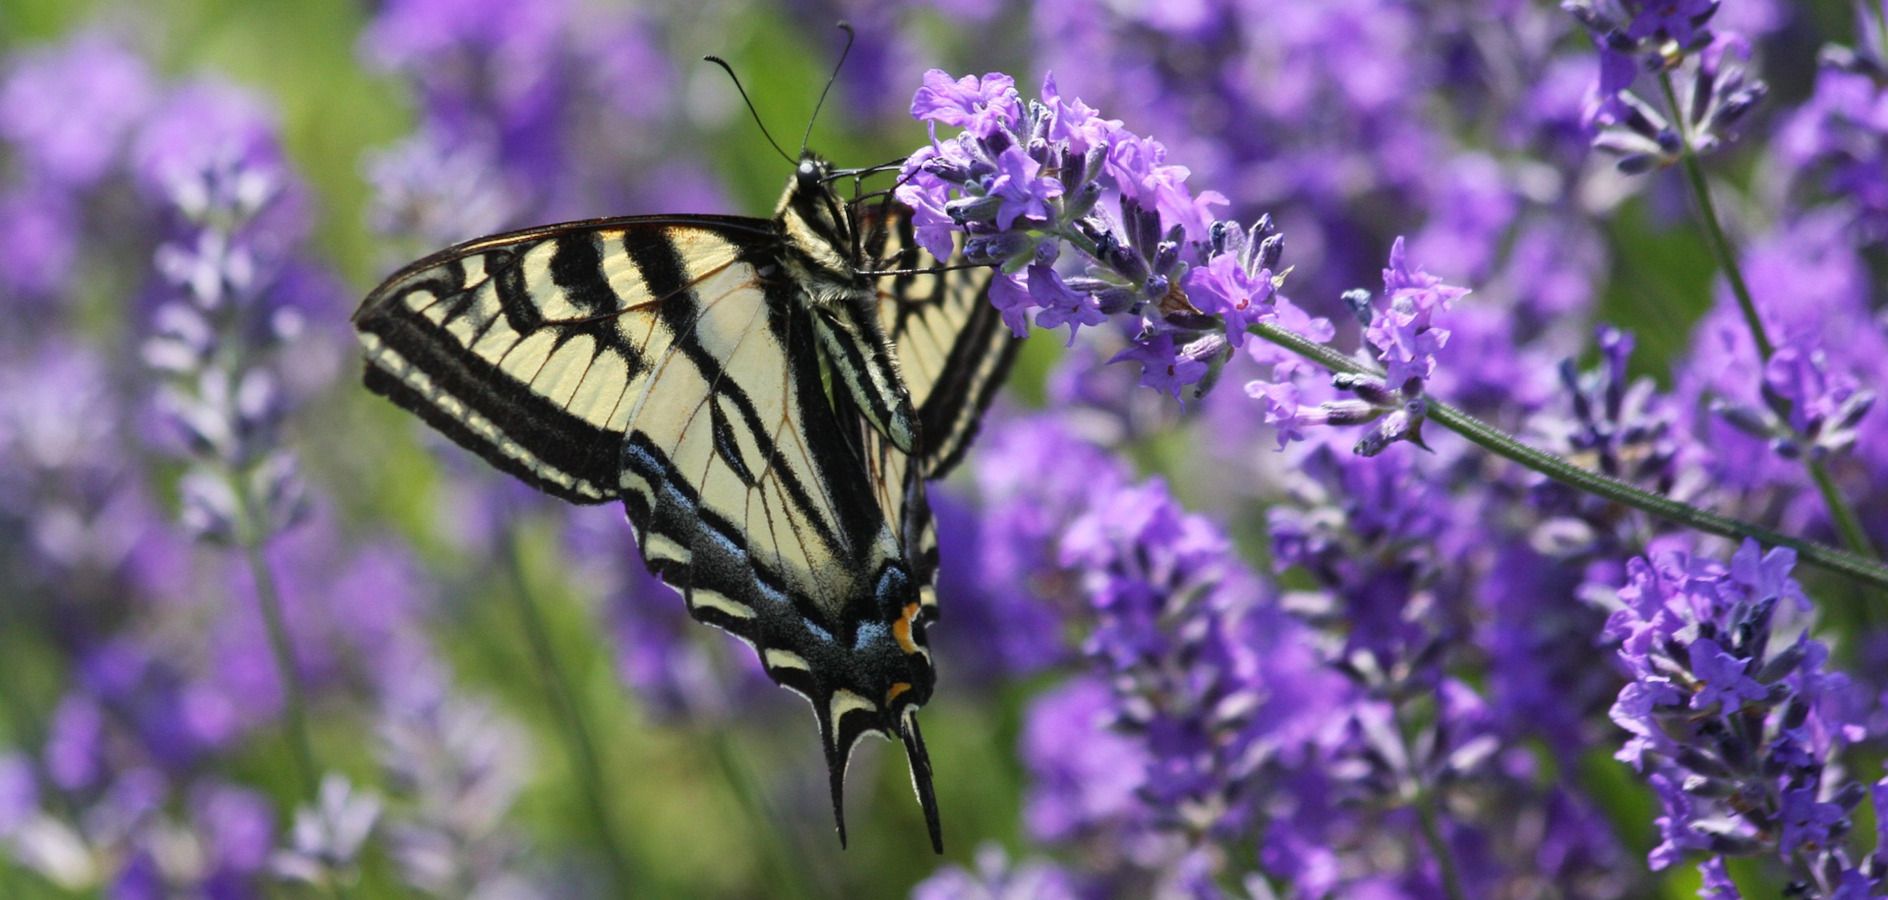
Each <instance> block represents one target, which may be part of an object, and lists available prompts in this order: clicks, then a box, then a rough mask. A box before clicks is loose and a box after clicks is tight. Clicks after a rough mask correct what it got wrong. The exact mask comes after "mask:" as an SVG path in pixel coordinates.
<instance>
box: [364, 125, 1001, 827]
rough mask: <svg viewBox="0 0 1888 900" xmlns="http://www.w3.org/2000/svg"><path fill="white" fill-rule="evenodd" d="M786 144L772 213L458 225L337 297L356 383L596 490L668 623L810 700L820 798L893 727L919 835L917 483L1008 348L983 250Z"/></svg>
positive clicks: (923, 601) (962, 439)
mask: <svg viewBox="0 0 1888 900" xmlns="http://www.w3.org/2000/svg"><path fill="white" fill-rule="evenodd" d="M848 174H851V173H846V172H836V171H835V170H834V169H833V168H832V167H831V166H830V165H828V164H827V163H826V162H824V161H823V160H821V159H819V158H817V157H815V156H813V155H811V154H805V153H803V154H801V156H800V159H799V162H798V165H797V168H796V170H795V173H794V177H793V180H792V182H791V183H790V184H789V185H788V187H787V190H786V193H785V195H784V196H783V197H782V198H781V201H780V204H779V206H778V208H777V209H776V211H775V213H774V217H773V218H772V219H755V218H741V217H732V216H636V217H628V218H612V219H597V220H592V221H584V222H572V223H567V224H562V225H550V226H545V227H541V228H532V229H527V230H524V231H518V232H513V233H510V234H501V235H496V236H493V237H486V238H480V239H478V240H474V241H470V242H467V243H464V244H460V245H459V246H456V247H453V248H451V249H448V250H445V251H442V252H440V253H438V254H435V255H433V256H430V257H428V258H426V259H422V260H420V261H419V262H416V263H413V264H412V265H410V266H408V267H406V268H405V269H403V270H401V271H400V272H398V273H396V274H395V275H393V276H392V277H391V278H388V279H387V280H386V282H385V283H383V284H381V285H380V286H379V287H377V288H375V289H374V291H373V293H371V294H369V295H368V297H367V299H366V301H365V302H364V303H362V304H361V308H360V310H359V311H358V312H357V313H355V315H354V326H355V328H356V329H357V330H358V331H359V333H360V339H361V343H362V345H363V347H364V348H365V351H366V357H367V367H366V382H367V387H368V388H370V389H372V390H373V391H374V392H376V393H379V394H382V395H385V396H386V397H388V398H390V399H391V400H393V401H394V402H395V403H397V404H399V405H401V406H403V407H405V408H406V409H408V410H410V411H412V412H414V413H415V414H417V415H419V416H420V417H421V418H422V419H424V420H426V421H427V422H428V423H429V424H431V425H432V426H433V427H435V428H437V429H439V430H440V431H442V432H444V433H445V434H446V435H448V436H449V437H451V438H452V439H453V440H455V441H457V442H458V443H459V444H461V445H463V446H465V447H467V448H469V449H471V450H472V451H474V452H476V453H478V454H479V455H480V456H483V457H484V458H485V459H486V460H488V461H490V462H491V463H492V464H493V465H495V466H497V467H499V468H501V469H504V470H505V471H507V472H510V473H512V474H513V475H516V476H518V477H519V478H522V479H524V480H525V481H527V482H530V483H531V484H532V485H535V486H536V487H538V488H541V489H543V490H545V491H547V492H549V493H551V494H555V495H556V496H558V497H562V498H564V499H566V500H570V501H573V502H577V503H605V502H611V501H621V502H622V503H623V505H624V507H625V508H626V509H627V510H628V515H629V521H630V523H631V525H632V526H633V527H634V530H635V533H636V537H637V542H638V544H639V549H640V550H641V553H642V557H643V560H644V561H645V562H646V563H647V564H648V566H649V568H650V570H651V571H653V572H654V573H655V574H656V575H657V576H659V577H660V578H661V579H662V580H663V581H664V582H666V583H668V584H669V585H670V586H671V587H673V588H675V589H676V590H678V591H680V592H681V594H682V596H683V598H684V599H685V602H686V603H687V604H688V609H689V612H690V613H691V614H692V615H693V616H694V618H695V619H697V620H699V621H701V622H705V623H707V624H710V625H714V626H716V627H718V628H722V629H725V630H727V631H728V632H730V633H732V634H734V635H735V636H736V637H738V638H740V639H742V640H743V641H746V642H747V643H748V644H750V645H752V646H753V647H754V649H755V651H756V652H757V653H759V655H760V659H761V662H762V663H763V664H764V666H765V668H766V671H767V673H768V675H769V676H771V677H772V678H773V680H774V681H776V682H778V683H779V684H781V685H782V686H784V687H787V688H790V689H792V690H794V691H797V692H799V693H800V694H802V695H804V696H805V697H806V698H807V700H808V701H810V702H811V703H812V706H813V713H814V716H815V718H817V720H818V723H819V733H820V739H821V741H822V742H823V744H824V746H825V754H826V762H827V767H828V771H829V776H830V784H831V791H832V801H833V814H834V817H835V819H836V821H837V825H838V829H839V837H840V840H841V842H842V843H843V842H844V840H845V819H844V813H843V804H842V800H841V790H842V787H843V785H844V778H845V768H846V763H847V761H848V759H849V758H850V755H851V752H852V749H853V747H854V746H855V745H856V743H857V742H858V741H859V739H860V738H862V737H863V736H864V735H867V734H878V735H880V736H885V737H889V736H891V735H893V734H896V735H897V736H898V737H899V738H900V739H901V740H902V741H903V743H904V746H905V749H906V752H907V755H908V756H909V758H910V764H911V773H912V781H913V783H914V784H915V786H916V789H917V793H918V798H919V802H920V803H921V804H922V806H923V809H924V814H925V820H926V823H927V825H928V826H929V828H930V833H931V842H932V845H933V847H935V848H937V849H938V850H939V852H942V838H941V836H940V834H939V829H938V819H937V805H936V800H935V797H934V796H933V793H932V787H931V768H930V762H929V760H928V758H927V757H926V754H925V749H924V741H923V738H922V737H920V735H919V732H918V721H917V716H916V713H917V711H918V709H919V707H921V706H923V705H924V703H925V701H927V700H929V699H930V697H931V690H932V685H933V683H934V673H933V669H932V665H931V654H930V651H929V650H928V649H927V648H926V642H925V630H926V628H927V627H928V626H929V625H930V624H931V623H932V622H934V621H935V620H936V617H937V603H936V598H935V594H934V590H933V581H934V576H935V574H936V568H937V537H936V533H935V531H934V529H933V526H932V521H931V514H930V510H929V507H928V506H927V505H926V501H925V482H926V480H928V479H935V478H938V477H940V476H942V475H944V474H945V473H946V472H947V471H948V470H949V469H950V468H951V467H952V466H953V465H954V464H955V463H956V461H957V460H958V459H959V457H960V456H961V455H962V454H963V452H964V449H965V448H966V446H967V445H968V444H969V443H970V440H971V438H972V437H973V436H974V434H975V431H976V428H977V421H978V419H979V417H980V415H981V413H982V412H983V409H984V407H985V406H986V405H987V404H988V402H989V400H990V398H991V395H992V394H993V393H994V392H995V390H996V388H997V386H998V384H999V383H1000V382H1001V381H1002V379H1003V376H1004V373H1005V370H1006V369H1007V368H1008V366H1009V363H1010V360H1011V358H1012V356H1013V355H1014V352H1015V346H1016V344H1015V341H1014V340H1012V338H1011V336H1010V334H1009V332H1008V329H1007V328H1006V327H1005V326H1004V325H1003V323H1002V321H1001V318H1000V316H999V314H998V312H997V310H996V309H995V308H994V307H992V306H991V305H990V304H989V303H988V302H987V300H986V299H985V297H984V294H985V291H986V290H987V288H988V285H989V282H990V278H991V270H989V269H987V268H952V267H948V266H944V265H940V263H939V261H938V260H936V259H935V258H933V257H931V256H930V254H928V253H926V252H925V251H923V250H922V249H920V248H919V247H918V246H917V245H916V243H915V241H914V240H913V235H912V228H911V223H910V219H909V216H908V214H907V213H906V212H905V211H904V210H902V208H899V207H895V206H885V205H874V206H867V207H864V208H863V209H861V208H859V207H856V206H854V205H852V204H848V203H846V202H845V201H843V200H842V199H841V198H840V197H839V195H838V194H837V192H836V191H835V190H834V189H833V187H832V184H833V181H834V180H835V179H836V178H840V177H845V176H846V175H848Z"/></svg>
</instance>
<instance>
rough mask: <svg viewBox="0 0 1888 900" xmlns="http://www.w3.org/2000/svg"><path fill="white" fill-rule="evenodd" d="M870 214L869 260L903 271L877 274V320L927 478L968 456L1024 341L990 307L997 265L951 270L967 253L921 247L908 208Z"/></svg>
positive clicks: (873, 210)
mask: <svg viewBox="0 0 1888 900" xmlns="http://www.w3.org/2000/svg"><path fill="white" fill-rule="evenodd" d="M867 218H868V222H867V232H866V233H867V234H869V235H871V239H870V243H869V244H868V246H867V247H866V255H867V257H868V259H871V260H873V261H874V263H873V264H874V267H875V268H876V269H880V270H890V271H900V272H903V273H905V274H898V275H890V276H885V277H883V278H881V279H879V318H880V322H881V323H882V325H883V327H884V329H885V333H886V335H887V336H888V337H889V338H890V339H891V341H892V344H893V346H894V348H895V350H896V353H897V357H898V361H899V367H900V372H901V374H902V375H903V376H904V381H905V387H906V389H907V390H908V391H909V392H910V395H911V402H912V405H913V406H915V407H916V408H917V412H918V420H919V423H920V426H921V429H922V435H923V444H922V447H921V448H920V451H919V456H920V457H921V458H922V460H923V467H924V477H925V478H926V479H928V480H935V479H938V478H942V477H944V476H945V475H947V474H949V473H950V470H951V469H952V468H953V467H955V466H956V465H957V463H958V462H959V461H961V460H962V459H963V455H964V452H965V451H966V450H968V449H969V447H970V443H971V441H972V440H973V439H974V438H975V437H976V435H977V427H978V424H979V422H980V421H981V420H982V418H983V413H984V410H985V409H988V408H989V405H990V401H991V399H992V398H994V397H995V396H996V390H997V388H999V387H1001V386H1002V384H1003V380H1004V379H1005V378H1006V377H1007V376H1008V374H1009V368H1010V364H1011V363H1012V362H1014V360H1015V358H1016V352H1017V349H1018V348H1019V347H1021V344H1020V343H1019V342H1018V341H1017V340H1016V339H1015V337H1014V336H1013V335H1012V334H1011V332H1010V330H1009V327H1008V326H1007V325H1005V324H1004V322H1003V316H1002V314H1001V313H1000V312H999V311H998V310H997V308H996V307H995V306H993V305H991V304H990V301H989V291H990V282H991V280H992V279H993V278H994V276H995V270H994V269H992V268H990V267H988V266H976V267H973V268H949V267H947V265H946V264H948V265H951V266H961V265H962V264H963V256H962V254H961V253H959V254H955V255H953V256H952V258H951V259H949V260H943V261H940V260H938V259H937V258H936V257H935V256H933V255H932V254H931V253H930V252H929V251H927V250H925V249H924V248H923V247H920V246H918V243H917V240H916V238H915V236H914V233H913V229H912V223H911V215H910V211H909V210H908V209H907V208H906V207H904V206H902V205H897V204H893V205H891V206H888V207H876V206H875V207H868V209H867Z"/></svg>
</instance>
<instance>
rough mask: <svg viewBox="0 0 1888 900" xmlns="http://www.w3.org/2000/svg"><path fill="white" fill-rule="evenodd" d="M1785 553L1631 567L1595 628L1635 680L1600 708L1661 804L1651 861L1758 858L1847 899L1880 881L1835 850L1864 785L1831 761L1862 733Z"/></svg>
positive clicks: (1751, 547)
mask: <svg viewBox="0 0 1888 900" xmlns="http://www.w3.org/2000/svg"><path fill="white" fill-rule="evenodd" d="M1795 561H1796V557H1795V554H1794V553H1792V552H1791V551H1788V550H1782V549H1779V550H1772V551H1769V552H1768V553H1765V552H1763V551H1761V550H1760V549H1759V548H1758V547H1757V545H1756V544H1755V543H1754V542H1750V541H1746V542H1745V543H1744V545H1743V546H1742V547H1741V548H1739V549H1738V551H1737V553H1736V554H1735V555H1734V556H1732V558H1731V561H1730V564H1729V565H1725V564H1722V563H1719V562H1717V561H1715V560H1711V559H1708V558H1701V557H1692V556H1688V555H1685V554H1682V553H1667V554H1656V555H1654V556H1651V557H1649V558H1641V559H1635V560H1633V561H1632V562H1631V563H1630V564H1629V567H1628V581H1627V584H1626V586H1625V587H1623V588H1621V589H1620V591H1619V594H1618V607H1617V608H1616V609H1615V611H1614V612H1613V613H1612V616H1611V618H1610V619H1609V620H1608V623H1607V635H1608V637H1610V638H1611V639H1613V640H1615V641H1617V642H1618V653H1619V658H1620V660H1621V662H1622V663H1623V664H1624V665H1625V668H1626V670H1627V671H1628V672H1629V673H1630V675H1631V676H1632V681H1631V682H1630V683H1628V684H1627V685H1626V686H1625V688H1624V689H1622V690H1621V691H1620V694H1619V699H1618V702H1617V703H1616V704H1614V706H1613V710H1612V719H1613V721H1614V722H1615V723H1617V724H1618V725H1619V726H1620V727H1621V728H1623V729H1625V730H1626V732H1627V733H1628V734H1630V735H1631V737H1630V738H1628V739H1627V741H1626V743H1625V746H1624V748H1623V749H1621V750H1620V751H1619V754H1618V758H1619V759H1620V760H1622V761H1624V762H1627V763H1629V764H1631V765H1632V766H1633V767H1634V768H1635V769H1636V770H1638V771H1639V772H1641V773H1643V774H1644V775H1645V776H1646V778H1647V779H1648V781H1649V782H1650V783H1651V784H1652V786H1653V789H1654V792H1655V793H1656V794H1657V796H1658V798H1659V801H1660V804H1661V807H1662V809H1663V815H1662V816H1661V817H1660V818H1659V820H1658V825H1659V831H1660V837H1661V843H1660V844H1659V846H1657V847H1656V848H1654V849H1653V851H1652V853H1651V856H1650V857H1649V861H1650V863H1651V865H1652V867H1653V868H1655V869H1662V868H1665V867H1667V866H1670V865H1673V864H1674V863H1677V862H1679V861H1681V860H1683V859H1685V858H1686V857H1688V856H1692V855H1694V854H1698V853H1704V854H1709V855H1711V856H1719V857H1722V856H1767V857H1770V858H1772V859H1775V860H1777V861H1778V862H1780V863H1781V864H1782V866H1783V867H1784V868H1785V869H1786V870H1787V871H1788V872H1789V874H1790V877H1791V879H1792V881H1793V882H1794V883H1795V884H1797V885H1798V886H1799V889H1800V891H1801V892H1802V893H1803V895H1804V896H1846V894H1842V893H1840V892H1841V891H1843V890H1844V883H1845V882H1849V881H1853V880H1855V879H1856V878H1860V879H1861V880H1862V881H1863V882H1865V883H1867V885H1868V886H1869V887H1868V889H1869V890H1871V891H1879V890H1881V889H1883V888H1884V887H1888V885H1885V884H1883V883H1881V882H1879V881H1878V879H1880V878H1882V877H1883V876H1884V875H1888V872H1882V871H1879V870H1871V871H1867V872H1863V871H1862V870H1861V867H1862V861H1861V860H1857V859H1855V858H1853V857H1852V855H1851V854H1850V851H1849V850H1848V849H1847V848H1846V847H1845V838H1846V836H1847V832H1848V830H1849V829H1850V827H1851V820H1850V815H1851V813H1852V812H1853V810H1854V808H1855V807H1856V805H1857V804H1859V803H1860V802H1861V801H1862V800H1863V799H1864V798H1865V797H1866V796H1867V795H1868V791H1867V789H1866V788H1865V786H1864V785H1862V784H1861V783H1860V782H1857V781H1853V780H1849V779H1846V778H1845V777H1843V775H1842V774H1841V773H1842V769H1841V768H1840V767H1839V765H1838V764H1837V759H1838V757H1839V755H1840V753H1841V751H1842V750H1843V748H1844V747H1846V746H1848V745H1850V744H1853V743H1854V742H1856V741H1858V740H1860V739H1861V738H1862V737H1863V735H1864V729H1863V728H1862V725H1861V722H1860V720H1859V718H1858V716H1857V713H1858V710H1859V707H1858V706H1857V705H1856V700H1857V699H1858V698H1856V697H1855V696H1854V692H1855V688H1854V686H1852V685H1851V684H1850V682H1849V681H1848V679H1846V678H1845V677H1843V676H1842V675H1840V674H1837V673H1834V672H1831V671H1828V670H1827V669H1826V668H1825V665H1826V661H1827V659H1828V655H1829V652H1828V650H1827V648H1825V647H1824V646H1823V644H1822V643H1821V642H1819V641H1816V640H1813V639H1811V638H1810V637H1809V636H1808V634H1807V633H1806V631H1805V630H1804V624H1805V623H1804V622H1803V621H1802V614H1803V613H1805V612H1807V611H1808V610H1809V609H1810V603H1809V600H1808V598H1806V597H1805V596H1804V594H1803V591H1802V588H1800V587H1799V586H1798V585H1797V584H1796V582H1795V581H1794V580H1792V579H1791V578H1790V570H1791V568H1792V567H1793V566H1794V564H1795ZM1707 874H1710V872H1709V871H1707Z"/></svg>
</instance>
